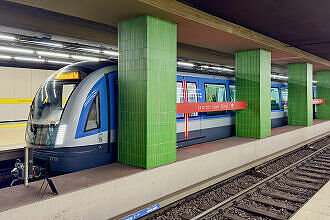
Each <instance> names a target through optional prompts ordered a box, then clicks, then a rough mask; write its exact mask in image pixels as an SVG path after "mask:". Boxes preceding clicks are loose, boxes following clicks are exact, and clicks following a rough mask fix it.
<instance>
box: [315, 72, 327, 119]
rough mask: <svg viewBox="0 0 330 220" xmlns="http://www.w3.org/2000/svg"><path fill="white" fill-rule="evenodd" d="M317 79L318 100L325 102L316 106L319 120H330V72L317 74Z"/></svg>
mask: <svg viewBox="0 0 330 220" xmlns="http://www.w3.org/2000/svg"><path fill="white" fill-rule="evenodd" d="M316 79H317V86H316V98H318V99H324V101H325V103H323V104H319V105H317V106H316V108H317V118H320V119H330V71H329V70H327V71H319V72H316Z"/></svg>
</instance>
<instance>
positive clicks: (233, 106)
mask: <svg viewBox="0 0 330 220" xmlns="http://www.w3.org/2000/svg"><path fill="white" fill-rule="evenodd" d="M246 108H247V104H246V101H240V102H202V103H177V104H176V113H177V114H180V113H193V112H214V111H226V110H239V109H246Z"/></svg>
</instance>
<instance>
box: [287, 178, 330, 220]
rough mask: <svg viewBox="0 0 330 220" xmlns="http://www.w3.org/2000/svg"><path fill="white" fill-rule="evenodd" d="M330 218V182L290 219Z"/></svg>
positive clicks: (318, 219)
mask: <svg viewBox="0 0 330 220" xmlns="http://www.w3.org/2000/svg"><path fill="white" fill-rule="evenodd" d="M326 219H330V182H328V183H327V184H325V185H324V186H323V187H322V188H321V189H320V190H319V191H318V192H317V193H316V194H315V195H314V196H313V197H312V198H311V199H310V200H309V201H308V202H307V203H306V204H305V205H304V206H303V207H302V208H301V209H300V210H299V211H298V212H297V213H296V214H295V215H294V216H293V217H292V218H290V220H326Z"/></svg>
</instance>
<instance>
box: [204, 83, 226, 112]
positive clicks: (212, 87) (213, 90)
mask: <svg viewBox="0 0 330 220" xmlns="http://www.w3.org/2000/svg"><path fill="white" fill-rule="evenodd" d="M204 86H205V100H206V102H227V94H226V85H223V84H209V83H205V85H204ZM225 114H227V111H216V112H206V115H225Z"/></svg>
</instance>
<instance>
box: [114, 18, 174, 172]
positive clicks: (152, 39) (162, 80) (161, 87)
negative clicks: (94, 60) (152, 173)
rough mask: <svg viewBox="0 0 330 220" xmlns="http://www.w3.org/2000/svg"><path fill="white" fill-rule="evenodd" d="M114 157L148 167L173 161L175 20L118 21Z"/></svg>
mask: <svg viewBox="0 0 330 220" xmlns="http://www.w3.org/2000/svg"><path fill="white" fill-rule="evenodd" d="M118 34H119V39H118V41H119V42H118V44H119V70H118V87H119V94H118V95H119V125H118V126H119V128H118V161H119V162H121V163H126V164H130V165H134V166H139V167H144V168H150V167H155V166H159V165H162V164H166V163H170V162H173V161H175V160H176V58H177V57H176V56H177V49H176V45H177V27H176V24H173V23H170V22H167V21H163V20H160V19H158V18H154V17H151V16H147V15H146V16H140V17H136V18H132V19H128V20H125V21H122V22H120V23H119V26H118Z"/></svg>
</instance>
